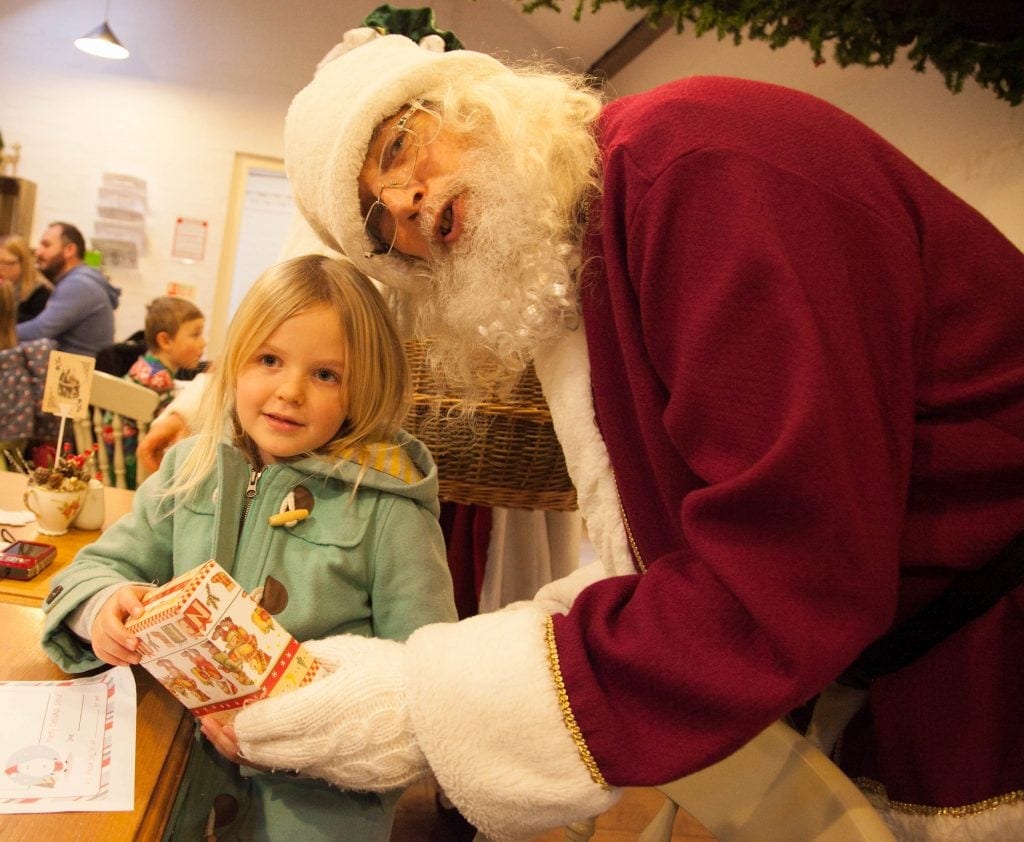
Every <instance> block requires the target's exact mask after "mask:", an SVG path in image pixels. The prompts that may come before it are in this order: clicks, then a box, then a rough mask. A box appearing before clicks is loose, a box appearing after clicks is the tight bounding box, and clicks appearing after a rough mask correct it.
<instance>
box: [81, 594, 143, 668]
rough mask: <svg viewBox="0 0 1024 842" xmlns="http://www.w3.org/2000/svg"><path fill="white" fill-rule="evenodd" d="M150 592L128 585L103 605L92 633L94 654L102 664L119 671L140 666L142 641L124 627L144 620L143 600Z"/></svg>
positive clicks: (93, 625) (93, 624)
mask: <svg viewBox="0 0 1024 842" xmlns="http://www.w3.org/2000/svg"><path fill="white" fill-rule="evenodd" d="M148 590H149V588H147V587H146V586H145V585H125V587H123V588H120V589H118V590H117V591H115V592H114V594H113V596H111V597H110V599H108V600H107V601H106V602H105V603H103V607H102V608H101V609H100V610H99V613H98V614H97V615H96V619H95V620H93V623H92V630H91V634H92V651H93V652H94V653H95V654H96V657H97V658H99V659H100V660H101V661H106V662H107V663H108V664H113V665H114V666H115V667H123V666H130V665H131V664H137V663H138V662H139V660H140V657H139V653H138V647H139V639H138V638H137V637H135V636H134V635H131V634H129V633H128V630H127V629H126V628H125V627H124V624H125V620H127V619H128V618H129V617H140V616H142V613H143V610H144V609H143V607H142V602H141V597H142V595H143V594H144V593H146V591H148Z"/></svg>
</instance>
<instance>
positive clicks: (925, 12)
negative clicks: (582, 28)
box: [517, 0, 1024, 105]
mask: <svg viewBox="0 0 1024 842" xmlns="http://www.w3.org/2000/svg"><path fill="white" fill-rule="evenodd" d="M517 2H519V3H520V4H521V5H522V7H523V11H525V12H532V11H534V10H536V9H539V8H542V7H543V8H549V9H553V10H555V11H561V7H560V5H559V3H558V0H517ZM605 2H621V3H622V4H623V6H625V7H626V8H627V9H644V10H646V15H645V18H646V20H647V22H648V23H649V24H650V25H651V26H657V25H658V24H660V23H661V21H662V19H663V18H664V17H666V16H667V17H668V18H669V19H670V20H674V21H675V25H676V32H682V31H683V28H684V23H685V22H686V21H690V22H691V23H692V24H693V25H694V31H695V33H696V34H697V35H698V36H701V35H703V34H705V33H706V32H710V31H712V30H715V31H716V32H717V33H718V37H719V39H722V38H724V37H725V36H726V35H731V36H732V39H733V42H734V43H736V44H739V43H740V42H741V41H742V40H743V37H744V30H746V37H747V38H749V39H753V40H759V41H767V42H768V44H769V46H771V48H772V49H776V48H777V47H782V46H785V45H786V44H788V43H789V42H790V41H791V40H793V39H798V40H801V41H806V42H807V43H808V44H809V45H810V47H811V50H812V51H813V53H814V63H815V64H822V63H823V62H824V61H825V59H824V57H823V56H822V51H823V49H824V47H825V44H826V42H833V43H834V45H835V60H836V61H837V62H838V63H839V65H840V67H846V66H847V65H850V64H862V65H865V66H867V67H874V66H879V65H880V66H882V67H888V66H889V65H891V64H892V63H893V60H894V59H895V58H896V55H897V53H898V52H899V51H900V50H901V49H902V48H904V47H909V52H908V54H907V58H908V59H909V60H910V61H911V62H913V67H914V70H917V71H918V72H923V71H924V69H925V66H926V65H927V64H928V63H929V62H931V64H933V65H934V66H935V67H936V68H937V69H938V70H939V72H940V73H942V76H943V78H944V79H945V82H946V87H947V88H949V89H950V90H951V91H953V92H954V93H959V92H960V91H961V90H962V89H963V84H964V80H965V79H968V78H974V79H975V80H976V81H977V82H978V84H980V85H981V86H982V87H985V88H992V89H993V90H994V91H995V94H996V96H997V97H999V98H1000V99H1005V100H1007V101H1008V102H1009V103H1010V104H1011V105H1020V103H1021V101H1022V99H1024V34H1022V33H1021V32H1020V31H1019V30H1018V31H1016V32H1014V31H1012V30H1013V27H1010V31H1009V36H1008V37H1007V35H1005V34H1004V35H999V36H994V37H993V36H987V37H986V35H985V34H984V33H980V32H977V31H976V29H975V28H974V27H971V26H970V20H969V17H968V18H966V19H965V15H968V16H969V14H970V13H969V12H964V11H962V10H961V6H960V4H957V3H956V2H955V0H907V2H893V0H829V1H828V2H822V0H817V2H816V0H789V2H787V1H786V0H704V2H700V1H699V0H589V7H590V11H591V12H597V11H598V10H599V9H600V8H601V6H602V5H604V3H605ZM587 5H588V0H576V11H575V13H574V15H573V16H574V18H575V19H576V20H577V21H579V20H580V18H581V17H582V14H583V11H584V9H585V8H586V7H587ZM966 5H968V6H969V5H971V4H969V3H968V4H966Z"/></svg>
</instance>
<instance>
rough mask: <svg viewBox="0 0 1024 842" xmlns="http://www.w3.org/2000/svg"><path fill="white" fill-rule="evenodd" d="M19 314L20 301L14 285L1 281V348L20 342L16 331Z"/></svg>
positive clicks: (10, 346) (11, 346)
mask: <svg viewBox="0 0 1024 842" xmlns="http://www.w3.org/2000/svg"><path fill="white" fill-rule="evenodd" d="M17 315H18V301H17V298H16V297H15V295H14V287H12V286H11V285H10V284H7V283H0V350H3V349H5V348H13V347H14V346H15V345H17V344H18V335H17V334H16V333H15V332H14V325H15V324H16V323H17V322H16V318H17Z"/></svg>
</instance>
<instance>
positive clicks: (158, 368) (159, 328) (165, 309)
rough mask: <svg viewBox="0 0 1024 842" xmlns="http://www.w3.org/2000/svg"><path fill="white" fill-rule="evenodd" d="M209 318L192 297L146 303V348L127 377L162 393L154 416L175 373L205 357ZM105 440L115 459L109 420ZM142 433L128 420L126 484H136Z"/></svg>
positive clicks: (166, 398) (171, 386)
mask: <svg viewBox="0 0 1024 842" xmlns="http://www.w3.org/2000/svg"><path fill="white" fill-rule="evenodd" d="M205 325H206V320H205V319H204V318H203V313H202V311H201V310H200V309H199V308H198V307H196V305H195V304H193V303H192V302H191V301H188V300H187V299H184V298H177V297H175V296H171V295H165V296H162V297H160V298H154V299H153V300H152V301H150V302H149V304H148V305H146V327H145V337H146V351H145V353H143V354H140V355H139V358H138V359H137V360H136V361H135V362H134V363H133V364H132V367H131V368H130V369H129V370H128V373H127V374H126V375H125V379H127V380H133V381H134V382H136V383H138V384H139V385H140V386H145V387H146V388H147V389H152V390H153V391H154V392H156V393H157V394H158V395H159V396H160V403H158V404H157V407H156V411H155V412H154V413H153V417H154V418H156V416H157V415H159V414H160V412H161V410H163V408H164V407H165V406H167V404H169V403H170V402H171V400H172V399H173V398H174V373H175V372H176V371H179V370H180V369H184V368H195V367H196V366H198V365H199V361H200V360H201V359H202V358H203V351H205V350H206V340H205V339H204V338H203V328H204V327H205ZM103 442H104V446H105V447H106V448H107V453H108V455H109V457H110V458H111V459H113V453H114V429H113V426H112V425H110V424H109V423H108V424H106V425H104V428H103ZM138 444H139V433H138V430H136V429H135V426H134V424H131V423H125V425H124V428H123V439H122V447H123V449H124V472H125V486H126V487H127V488H135V486H136V484H137V483H136V474H137V470H136V465H137V463H138V459H137V457H136V455H135V453H136V450H137V448H138Z"/></svg>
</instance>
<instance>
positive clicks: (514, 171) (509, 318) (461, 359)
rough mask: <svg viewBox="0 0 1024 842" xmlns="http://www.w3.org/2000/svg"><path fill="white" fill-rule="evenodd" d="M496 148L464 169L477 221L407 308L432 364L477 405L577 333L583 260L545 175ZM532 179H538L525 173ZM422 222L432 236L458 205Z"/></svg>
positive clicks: (478, 154) (429, 213) (475, 155)
mask: <svg viewBox="0 0 1024 842" xmlns="http://www.w3.org/2000/svg"><path fill="white" fill-rule="evenodd" d="M494 146H495V145H491V146H489V147H488V148H486V149H483V150H476V151H474V152H472V153H467V154H466V156H465V157H464V158H463V160H462V161H461V162H460V177H459V183H458V185H457V186H456V187H455V192H456V193H462V194H464V195H466V196H467V197H468V199H467V207H468V208H469V213H468V215H467V218H466V219H464V220H462V222H463V226H464V228H463V232H462V236H461V237H460V238H459V240H458V242H457V243H456V244H455V246H454V247H453V248H452V249H451V251H441V250H440V249H438V250H436V251H435V252H434V253H432V254H431V255H430V257H429V258H428V261H427V262H428V264H429V267H430V275H431V276H432V278H431V282H430V284H429V287H430V289H429V290H425V291H424V292H423V293H422V294H419V295H415V296H414V297H413V298H412V299H411V300H410V301H409V302H408V303H409V306H410V308H411V310H410V311H407V312H409V314H410V316H411V318H412V324H413V328H414V332H415V334H416V335H417V336H424V337H430V338H431V340H432V352H431V359H430V361H431V363H432V364H434V365H435V367H436V368H437V369H438V370H439V371H440V372H441V373H442V375H443V376H444V377H445V379H446V380H447V381H448V382H449V384H451V385H453V386H454V387H455V388H456V389H458V391H459V392H460V393H461V394H462V395H463V396H464V397H467V398H469V399H470V400H472V399H474V398H482V397H484V396H486V395H488V394H499V395H500V394H502V393H504V392H506V391H507V390H508V389H510V388H511V387H512V386H513V385H514V384H515V382H516V380H517V379H518V376H519V374H520V373H521V372H522V370H523V369H524V368H525V367H526V365H527V364H528V363H529V361H530V360H531V358H532V356H533V353H534V351H535V350H536V349H537V348H538V347H539V346H541V345H542V344H544V343H546V342H549V341H551V340H552V339H555V338H557V337H558V336H561V335H562V334H563V333H564V332H565V331H566V330H567V329H571V328H572V327H574V326H575V325H576V323H577V313H578V304H577V289H576V283H577V281H576V275H577V270H578V267H579V250H578V248H577V247H576V246H575V245H571V244H569V243H568V242H567V240H568V233H567V232H568V231H569V230H570V228H571V225H570V220H568V219H566V216H568V213H569V211H566V210H565V209H561V210H559V209H554V208H551V207H548V206H547V203H546V202H544V201H543V200H542V199H541V198H540V197H544V196H548V195H551V191H549V190H547V189H546V188H547V185H546V184H545V183H544V182H545V178H544V175H543V173H542V172H541V171H540V170H541V168H538V167H532V168H531V167H529V166H528V165H526V166H524V165H523V164H522V163H521V162H520V161H518V160H517V158H516V156H514V155H509V154H504V153H502V152H501V151H499V150H497V149H495V148H494ZM524 170H533V171H524ZM442 199H443V201H442V202H434V203H433V204H432V206H429V207H428V208H426V209H425V210H424V212H423V214H422V216H423V224H424V226H425V229H424V230H425V231H432V230H433V225H434V222H435V220H436V214H437V212H439V210H440V209H441V208H442V207H444V203H446V202H447V201H450V199H451V195H449V196H445V197H442Z"/></svg>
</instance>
